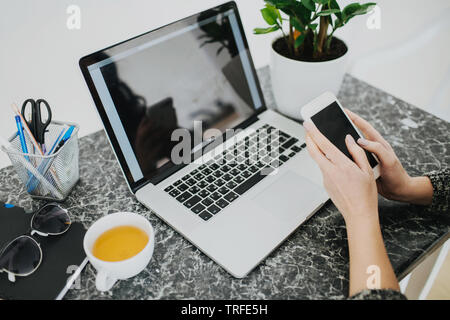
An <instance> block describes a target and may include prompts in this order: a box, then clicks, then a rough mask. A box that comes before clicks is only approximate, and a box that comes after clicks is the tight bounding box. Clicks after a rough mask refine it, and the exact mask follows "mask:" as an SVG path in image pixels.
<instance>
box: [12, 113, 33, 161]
mask: <svg viewBox="0 0 450 320" xmlns="http://www.w3.org/2000/svg"><path fill="white" fill-rule="evenodd" d="M15 119H16V125H17V131H18V132H19V138H20V145H21V146H22V151H23V153H25V154H27V153H28V148H27V142H26V141H25V136H24V135H23V127H22V121H21V120H20V117H19V116H15ZM25 159H27V160H28V161H30V158H29V157H28V156H25Z"/></svg>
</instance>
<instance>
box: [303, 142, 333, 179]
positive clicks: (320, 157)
mask: <svg viewBox="0 0 450 320" xmlns="http://www.w3.org/2000/svg"><path fill="white" fill-rule="evenodd" d="M306 147H307V148H308V152H309V154H310V156H311V158H313V159H314V161H316V163H317V164H318V165H319V168H320V169H321V170H322V171H325V170H327V169H328V168H329V167H330V166H332V165H333V164H332V163H331V162H330V160H328V159H327V158H326V157H325V155H324V154H323V153H322V151H320V149H319V148H318V147H317V145H316V143H315V142H314V141H313V140H312V139H311V137H310V135H309V134H307V135H306Z"/></svg>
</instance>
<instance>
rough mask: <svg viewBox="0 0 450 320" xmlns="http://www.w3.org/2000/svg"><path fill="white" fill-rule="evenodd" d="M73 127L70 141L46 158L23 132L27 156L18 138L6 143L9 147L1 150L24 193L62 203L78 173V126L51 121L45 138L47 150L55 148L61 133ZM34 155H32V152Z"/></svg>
mask: <svg viewBox="0 0 450 320" xmlns="http://www.w3.org/2000/svg"><path fill="white" fill-rule="evenodd" d="M70 126H74V130H73V132H72V134H71V136H70V138H69V139H68V140H67V141H66V142H65V143H64V144H63V145H62V147H61V148H60V149H59V150H57V152H54V153H52V154H49V155H41V153H40V152H39V151H38V150H36V147H35V146H34V145H33V143H32V142H31V139H30V137H29V136H28V134H27V133H26V132H25V131H24V136H25V141H26V144H27V149H28V153H23V152H22V146H21V143H20V137H19V135H18V134H15V135H13V136H12V137H11V138H10V139H9V142H10V144H11V147H10V148H8V149H6V148H4V147H2V149H3V151H5V152H6V153H7V154H8V156H9V159H11V163H12V164H13V166H14V169H15V170H16V172H17V175H18V176H19V178H20V180H21V181H22V183H23V185H24V186H25V190H26V191H27V192H28V193H29V194H30V195H31V196H32V197H33V198H38V199H46V200H54V201H64V200H65V199H66V198H67V196H68V195H69V193H70V191H72V188H73V187H74V186H75V184H76V183H77V182H78V179H79V177H80V171H79V167H78V155H79V149H78V129H79V127H78V125H77V124H74V123H68V122H60V121H52V122H51V123H50V125H49V126H48V128H47V129H48V132H46V134H45V141H46V142H48V143H46V145H47V148H50V146H51V145H53V144H55V142H56V140H57V139H58V137H61V133H62V132H63V130H64V129H66V130H67V129H68V128H69V127H70ZM33 151H34V152H33Z"/></svg>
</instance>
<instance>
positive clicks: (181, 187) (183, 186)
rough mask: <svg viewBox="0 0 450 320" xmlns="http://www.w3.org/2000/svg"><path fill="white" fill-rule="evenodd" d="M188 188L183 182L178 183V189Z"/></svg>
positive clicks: (184, 189)
mask: <svg viewBox="0 0 450 320" xmlns="http://www.w3.org/2000/svg"><path fill="white" fill-rule="evenodd" d="M188 188H189V187H188V186H187V185H185V184H184V183H182V184H180V185H179V186H178V189H179V190H180V191H186V190H187V189H188Z"/></svg>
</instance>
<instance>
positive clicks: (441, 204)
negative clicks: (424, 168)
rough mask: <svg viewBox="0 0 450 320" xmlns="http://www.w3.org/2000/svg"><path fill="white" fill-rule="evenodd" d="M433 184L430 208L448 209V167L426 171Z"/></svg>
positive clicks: (449, 186)
mask: <svg viewBox="0 0 450 320" xmlns="http://www.w3.org/2000/svg"><path fill="white" fill-rule="evenodd" d="M425 176H427V177H428V178H430V181H431V184H432V185H433V200H432V202H431V206H430V208H429V209H430V210H432V211H438V212H448V211H450V208H449V205H450V169H448V168H447V169H444V170H442V171H433V172H429V173H426V174H425Z"/></svg>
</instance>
